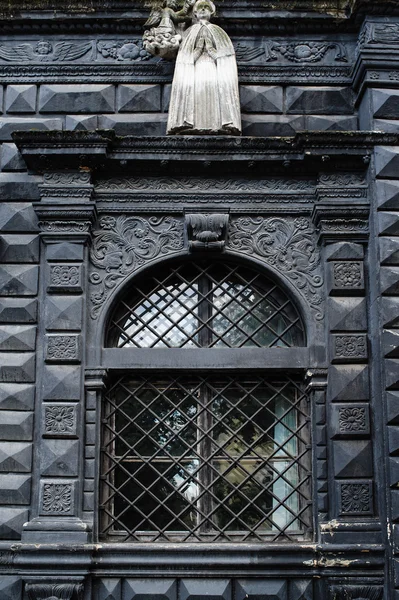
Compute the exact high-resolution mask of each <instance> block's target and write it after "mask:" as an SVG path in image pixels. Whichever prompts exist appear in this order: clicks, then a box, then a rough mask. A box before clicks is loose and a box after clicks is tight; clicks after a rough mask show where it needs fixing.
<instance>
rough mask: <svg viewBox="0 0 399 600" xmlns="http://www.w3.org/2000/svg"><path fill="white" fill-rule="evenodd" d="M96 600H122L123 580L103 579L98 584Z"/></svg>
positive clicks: (114, 578)
mask: <svg viewBox="0 0 399 600" xmlns="http://www.w3.org/2000/svg"><path fill="white" fill-rule="evenodd" d="M95 593H96V596H95V598H96V600H121V593H122V585H121V580H120V579H118V578H116V577H102V578H101V579H99V580H97V582H96V592H95Z"/></svg>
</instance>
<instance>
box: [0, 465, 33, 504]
mask: <svg viewBox="0 0 399 600" xmlns="http://www.w3.org/2000/svg"><path fill="white" fill-rule="evenodd" d="M30 488H31V477H30V476H29V475H14V474H10V473H8V474H7V475H3V474H0V504H2V505H5V504H29V503H30Z"/></svg>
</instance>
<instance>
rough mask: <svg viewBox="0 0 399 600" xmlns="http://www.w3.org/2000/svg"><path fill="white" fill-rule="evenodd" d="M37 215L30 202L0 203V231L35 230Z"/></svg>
mask: <svg viewBox="0 0 399 600" xmlns="http://www.w3.org/2000/svg"><path fill="white" fill-rule="evenodd" d="M37 229H38V227H37V216H36V214H35V211H34V210H33V206H32V204H31V203H27V202H21V203H20V204H14V203H12V202H10V203H8V202H2V203H0V231H2V232H5V231H23V232H30V231H37Z"/></svg>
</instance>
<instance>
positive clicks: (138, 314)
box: [106, 258, 306, 348]
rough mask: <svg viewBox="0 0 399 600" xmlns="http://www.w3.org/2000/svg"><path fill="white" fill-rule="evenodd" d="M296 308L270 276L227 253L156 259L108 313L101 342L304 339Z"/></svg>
mask: <svg viewBox="0 0 399 600" xmlns="http://www.w3.org/2000/svg"><path fill="white" fill-rule="evenodd" d="M305 344H306V338H305V330H304V326H303V322H302V319H301V317H300V314H299V312H298V310H297V308H296V307H295V305H294V304H293V302H292V301H291V300H290V298H289V297H288V295H287V293H286V292H285V291H284V290H283V289H282V287H281V286H279V285H278V284H276V282H275V281H273V280H272V279H270V278H268V277H266V276H265V275H264V274H262V273H261V272H259V271H257V270H256V269H254V268H253V267H247V266H244V265H243V264H235V263H231V262H228V261H226V260H225V258H224V259H223V260H218V261H215V260H203V259H201V260H196V261H194V260H192V261H181V262H178V263H176V262H172V263H167V265H165V264H164V265H162V266H157V267H155V268H153V269H151V270H149V271H147V272H146V273H145V274H143V275H142V276H141V277H138V278H137V279H135V281H134V284H133V285H131V286H130V287H129V288H128V289H127V290H126V292H125V293H124V295H123V297H122V298H121V299H120V300H119V301H118V303H117V305H116V307H115V309H114V310H113V312H112V314H111V319H110V322H109V327H108V332H107V336H106V346H108V347H118V348H124V347H125V348H127V347H130V348H211V347H213V348H243V347H258V348H265V347H268V348H271V347H280V348H287V347H293V346H304V345H305Z"/></svg>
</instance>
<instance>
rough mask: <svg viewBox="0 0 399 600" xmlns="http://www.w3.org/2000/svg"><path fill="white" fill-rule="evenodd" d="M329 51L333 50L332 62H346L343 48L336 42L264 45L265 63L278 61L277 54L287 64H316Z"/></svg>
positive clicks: (271, 43)
mask: <svg viewBox="0 0 399 600" xmlns="http://www.w3.org/2000/svg"><path fill="white" fill-rule="evenodd" d="M329 50H335V51H336V54H335V57H334V60H336V61H338V62H348V57H347V54H346V50H345V47H344V46H343V45H342V44H339V43H338V42H292V43H290V44H284V43H280V42H270V43H269V44H266V62H271V61H275V60H277V59H278V54H280V55H281V56H282V57H283V58H285V59H286V60H288V61H289V62H294V63H316V62H320V61H321V60H323V58H324V57H325V55H326V54H327V52H328V51H329Z"/></svg>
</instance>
